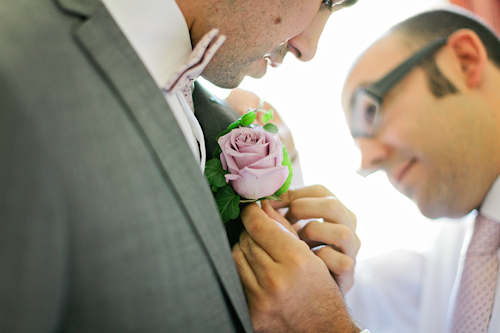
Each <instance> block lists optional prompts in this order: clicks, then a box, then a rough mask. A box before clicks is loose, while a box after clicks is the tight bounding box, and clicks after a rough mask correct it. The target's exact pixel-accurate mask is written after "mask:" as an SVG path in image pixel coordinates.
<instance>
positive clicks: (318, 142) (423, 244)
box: [200, 0, 447, 259]
mask: <svg viewBox="0 0 500 333" xmlns="http://www.w3.org/2000/svg"><path fill="white" fill-rule="evenodd" d="M446 3H447V2H446V0H419V1H402V0H359V2H358V3H357V4H356V5H354V6H353V7H350V8H347V9H343V10H341V11H339V12H336V13H334V14H333V15H332V16H331V18H330V20H329V21H328V23H327V25H326V27H325V31H324V32H323V35H322V37H321V39H320V43H319V47H318V51H317V54H316V57H315V58H314V59H313V60H312V61H311V62H308V63H302V62H300V61H298V60H296V59H295V57H293V56H292V55H291V54H289V55H288V56H287V58H286V59H285V61H284V64H283V65H282V66H281V67H279V68H277V69H273V68H269V70H268V73H267V75H266V76H265V77H264V78H263V79H260V80H255V79H251V78H246V79H245V80H244V82H243V83H242V85H241V86H240V87H241V88H243V89H247V90H250V91H254V92H255V93H257V94H258V95H259V96H260V97H262V98H264V99H265V100H267V101H269V102H270V103H271V104H272V105H273V106H274V107H275V108H276V110H278V111H279V112H280V115H281V117H282V118H283V119H284V121H285V122H286V123H287V124H288V126H289V127H290V128H291V129H292V133H293V135H294V139H295V144H296V146H297V148H298V151H299V154H300V159H301V163H302V170H303V174H304V181H305V183H306V185H311V184H323V185H325V186H327V187H328V188H329V189H330V191H332V192H333V193H334V194H335V195H336V196H337V197H338V198H339V199H340V200H341V201H342V202H343V203H344V204H345V205H346V206H347V207H348V208H349V209H351V210H352V211H353V212H354V213H355V214H356V215H357V217H358V230H357V232H358V235H359V237H360V238H361V240H362V247H361V250H360V252H359V255H358V258H359V259H363V258H368V257H372V256H374V255H377V254H380V253H383V252H386V251H389V250H391V249H395V248H404V249H416V250H424V249H426V248H427V247H428V245H429V243H430V242H431V241H432V239H433V237H434V235H435V233H436V230H437V229H438V226H439V223H437V222H436V221H430V220H428V219H426V218H425V217H423V216H422V215H421V214H420V213H419V211H418V209H417V207H416V206H415V205H414V204H413V203H412V202H411V201H410V200H408V199H407V198H406V197H404V196H403V195H401V194H400V193H399V192H397V191H396V190H395V189H393V188H392V186H391V185H390V183H389V181H388V180H387V178H386V176H385V174H384V173H382V172H377V173H375V174H373V175H371V176H369V177H367V178H362V177H361V176H359V175H358V174H357V173H356V172H355V170H356V169H357V168H358V166H359V161H360V157H359V152H358V150H357V148H356V147H355V145H354V143H353V141H352V139H351V137H350V135H349V132H348V128H347V126H346V124H345V120H344V116H343V113H342V109H341V106H340V93H341V89H342V84H343V82H344V80H345V77H346V75H347V72H348V70H349V68H350V67H351V64H352V63H353V61H354V60H355V59H356V57H357V56H358V55H359V54H360V53H361V52H362V51H363V50H364V49H365V48H366V47H368V46H369V45H370V44H371V43H372V42H373V41H375V40H376V39H377V38H378V37H379V36H380V35H382V34H383V33H384V32H385V31H386V30H387V29H388V28H390V27H391V26H392V25H393V24H395V23H397V22H399V21H400V20H402V19H404V18H405V17H408V16H411V15H413V14H414V13H416V12H419V11H422V10H426V9H430V8H433V7H435V6H442V5H445V4H446ZM200 81H202V84H204V85H205V86H206V87H207V89H209V90H211V91H212V92H213V93H214V94H216V95H218V96H219V97H221V98H225V97H226V96H227V94H228V93H229V91H227V90H223V89H219V88H217V87H214V86H212V85H210V84H209V83H208V82H206V81H204V80H203V79H200Z"/></svg>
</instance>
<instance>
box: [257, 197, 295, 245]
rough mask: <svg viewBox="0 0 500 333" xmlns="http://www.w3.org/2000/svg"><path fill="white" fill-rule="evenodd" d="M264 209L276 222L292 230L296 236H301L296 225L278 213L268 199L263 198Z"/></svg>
mask: <svg viewBox="0 0 500 333" xmlns="http://www.w3.org/2000/svg"><path fill="white" fill-rule="evenodd" d="M262 209H263V210H264V212H266V214H267V215H268V216H269V217H270V218H272V219H273V220H275V221H276V222H278V223H280V224H281V225H282V226H284V227H285V228H286V229H287V230H288V231H290V232H291V233H292V234H293V235H294V236H295V237H297V238H299V236H298V234H297V231H296V230H295V229H294V227H293V226H292V225H291V224H290V222H288V220H287V219H286V218H285V217H284V216H283V215H281V214H280V213H278V212H277V211H276V210H275V209H274V208H273V207H272V206H271V204H270V203H269V201H268V200H263V201H262Z"/></svg>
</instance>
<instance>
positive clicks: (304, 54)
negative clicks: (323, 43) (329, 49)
mask: <svg viewBox="0 0 500 333" xmlns="http://www.w3.org/2000/svg"><path fill="white" fill-rule="evenodd" d="M329 16H330V13H324V12H321V11H320V12H318V13H317V14H316V16H315V17H314V19H313V20H312V21H311V23H310V24H309V26H308V27H307V28H306V30H304V31H303V32H301V33H300V34H298V35H297V36H295V37H293V38H291V39H290V40H289V41H288V48H289V51H290V52H292V53H293V54H294V55H295V57H297V59H299V60H302V61H309V60H311V59H313V58H314V56H315V55H316V50H317V49H318V42H319V37H320V36H321V34H322V33H323V29H324V28H325V24H326V21H327V20H328V17H329Z"/></svg>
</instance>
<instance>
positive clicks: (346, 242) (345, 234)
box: [299, 221, 359, 258]
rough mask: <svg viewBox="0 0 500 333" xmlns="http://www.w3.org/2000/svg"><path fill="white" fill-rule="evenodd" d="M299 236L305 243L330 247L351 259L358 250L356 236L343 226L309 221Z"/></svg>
mask: <svg viewBox="0 0 500 333" xmlns="http://www.w3.org/2000/svg"><path fill="white" fill-rule="evenodd" d="M299 236H300V238H301V239H303V240H305V241H314V242H319V243H322V244H328V245H331V246H333V247H334V248H335V249H336V250H338V251H340V252H342V253H344V254H346V255H348V256H350V257H351V258H355V257H356V255H357V253H358V250H359V247H358V244H357V240H356V238H357V235H356V234H355V233H354V232H353V231H352V229H351V228H349V227H347V226H345V225H339V224H334V223H326V222H325V223H321V222H318V221H310V222H309V223H308V224H307V225H305V226H304V227H303V228H302V229H301V230H300V231H299ZM309 244H310V245H312V246H315V245H316V244H311V243H309Z"/></svg>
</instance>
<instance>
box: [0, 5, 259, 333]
mask: <svg viewBox="0 0 500 333" xmlns="http://www.w3.org/2000/svg"><path fill="white" fill-rule="evenodd" d="M0 50H1V56H0V267H1V269H0V332H54V331H58V332H236V331H247V332H250V331H252V328H251V323H250V318H249V315H248V309H247V307H246V303H245V297H244V294H243V290H242V287H241V283H240V281H239V279H238V275H237V272H236V268H235V265H234V262H233V259H232V256H231V253H230V247H229V243H228V241H227V238H226V235H225V232H224V228H223V225H222V222H221V220H220V217H219V215H218V212H217V207H216V205H215V202H214V200H213V197H212V194H211V191H210V188H209V186H208V184H207V182H206V180H205V179H204V177H203V176H202V174H201V173H200V172H199V169H198V165H197V163H196V161H195V159H194V157H193V156H192V154H191V151H190V150H189V148H188V145H187V143H186V141H185V139H184V137H183V135H182V133H181V130H180V128H179V127H178V125H177V123H176V121H175V118H174V116H173V115H172V113H171V112H170V109H169V107H168V105H167V103H166V101H165V99H164V97H163V95H162V92H161V91H160V90H159V89H158V88H157V87H156V86H155V84H154V82H153V80H152V78H151V77H150V76H149V74H148V73H147V71H146V69H145V68H144V66H143V65H142V63H141V62H140V61H139V59H138V57H137V55H136V54H135V53H134V51H133V50H132V48H131V47H130V45H129V43H128V42H127V40H126V39H125V37H124V36H123V34H122V33H121V32H120V30H119V29H118V27H117V26H116V24H115V23H114V22H113V20H112V19H111V17H110V15H109V13H108V12H107V11H106V10H105V8H104V7H102V5H101V4H100V3H99V2H98V1H82V0H79V1H71V0H64V1H63V0H61V1H60V2H58V3H57V2H53V1H39V0H16V1H11V0H0ZM198 103H199V104H200V108H202V105H203V104H207V105H206V106H205V107H204V110H205V112H208V113H210V112H218V111H217V110H213V111H212V110H211V107H210V104H211V103H212V102H211V101H210V100H209V99H208V100H201V101H200V102H198ZM217 126H221V127H224V126H227V124H222V123H221V124H220V125H217ZM217 126H216V127H217Z"/></svg>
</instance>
